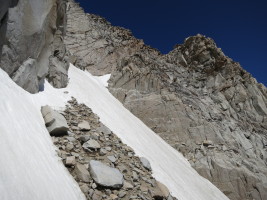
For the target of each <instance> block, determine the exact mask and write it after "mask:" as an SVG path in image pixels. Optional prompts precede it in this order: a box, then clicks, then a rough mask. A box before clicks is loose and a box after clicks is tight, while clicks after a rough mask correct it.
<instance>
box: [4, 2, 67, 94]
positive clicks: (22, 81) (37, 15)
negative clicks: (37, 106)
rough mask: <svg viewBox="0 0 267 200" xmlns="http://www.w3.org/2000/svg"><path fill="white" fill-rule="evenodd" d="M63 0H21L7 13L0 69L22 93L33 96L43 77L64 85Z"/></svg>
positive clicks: (65, 65)
mask: <svg viewBox="0 0 267 200" xmlns="http://www.w3.org/2000/svg"><path fill="white" fill-rule="evenodd" d="M65 10H66V3H65V1H64V0H47V1H43V0H24V1H20V2H19V3H18V5H17V7H15V8H13V9H11V10H10V14H9V19H8V28H7V43H6V45H4V47H3V52H2V60H1V68H2V69H3V70H5V71H6V72H7V73H8V74H9V76H10V77H12V79H13V80H14V81H15V82H16V83H17V84H18V85H20V86H21V87H23V88H24V89H25V90H27V91H29V92H31V93H36V92H38V91H39V88H40V87H41V86H42V82H43V80H44V78H45V77H46V76H48V77H49V81H50V82H51V83H52V84H53V85H54V86H55V87H65V86H66V85H67V80H68V79H67V70H68V59H67V53H66V49H65V46H64V44H63V36H64V33H65V24H66V18H65Z"/></svg>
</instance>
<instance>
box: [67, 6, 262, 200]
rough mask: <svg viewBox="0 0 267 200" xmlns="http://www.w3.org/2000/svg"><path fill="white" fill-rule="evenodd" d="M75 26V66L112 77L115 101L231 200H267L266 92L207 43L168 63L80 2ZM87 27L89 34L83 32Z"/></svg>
mask: <svg viewBox="0 0 267 200" xmlns="http://www.w3.org/2000/svg"><path fill="white" fill-rule="evenodd" d="M67 18H68V19H69V20H68V26H67V37H66V41H65V42H66V43H67V48H68V49H69V50H70V52H71V54H72V57H73V61H74V63H76V64H77V65H78V66H79V67H81V68H86V69H87V70H89V71H90V72H91V73H93V74H97V75H100V74H101V75H102V74H105V73H110V72H112V76H111V79H110V81H109V90H110V91H111V92H112V94H113V95H114V96H115V97H117V98H118V99H119V100H120V101H121V102H122V103H123V104H124V105H125V106H126V107H127V108H128V109H129V110H130V111H131V112H132V113H133V114H135V115H136V116H137V117H138V118H140V119H141V120H143V122H144V123H145V124H146V125H148V126H149V127H150V128H151V129H153V130H154V131H155V132H156V133H158V134H159V135H160V136H161V137H162V138H163V139H164V140H165V141H167V142H168V143H169V144H170V145H172V146H173V147H174V148H175V149H177V150H178V151H180V152H181V153H183V155H184V156H185V157H186V158H188V160H189V161H190V163H191V165H192V166H193V167H194V168H195V169H196V170H197V171H198V172H199V173H200V174H201V175H202V176H203V177H205V178H207V179H209V180H210V181H211V182H213V183H214V184H215V185H216V186H217V187H218V188H219V189H221V190H222V191H223V192H224V193H225V194H226V195H227V196H228V197H229V198H230V199H233V200H241V199H266V198H267V125H266V124H267V115H266V114H267V90H266V88H265V87H264V86H263V85H262V84H259V83H257V81H256V80H255V79H254V78H253V77H251V75H250V74H249V73H247V72H246V71H245V70H243V69H242V67H241V66H240V65H239V64H238V63H236V62H234V61H233V60H231V59H230V58H228V57H226V56H225V55H224V54H223V52H222V50H221V49H219V48H217V46H216V44H215V42H214V41H213V40H212V39H210V38H206V37H204V36H202V35H197V36H194V37H189V38H187V39H186V40H185V42H184V44H181V45H177V46H176V47H175V48H174V50H173V51H171V52H170V53H169V54H167V55H162V54H160V53H159V52H158V51H157V50H155V49H152V48H150V47H148V46H145V45H144V44H143V43H142V41H140V40H137V39H135V38H133V36H132V35H131V34H130V35H129V34H128V33H129V32H128V31H127V30H124V29H122V28H118V27H112V26H111V25H110V24H109V23H108V22H107V21H106V20H104V19H103V18H101V17H98V16H95V15H91V14H85V13H84V12H83V11H82V9H81V8H79V7H78V5H77V4H75V3H73V2H72V1H70V2H69V9H68V11H67ZM78 19H79V20H78ZM78 21H79V23H83V26H80V25H79V24H78ZM78 25H79V26H78ZM79 27H83V28H85V29H86V30H81V29H80V31H78V32H75V30H76V29H77V28H79ZM123 44H127V45H126V46H123ZM123 48H124V51H121V49H123ZM128 48H129V49H128ZM83 58H84V59H83ZM107 60H109V61H110V62H107ZM100 72H101V73H100Z"/></svg>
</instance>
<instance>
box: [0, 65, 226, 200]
mask: <svg viewBox="0 0 267 200" xmlns="http://www.w3.org/2000/svg"><path fill="white" fill-rule="evenodd" d="M69 78H70V82H69V85H68V87H67V88H66V89H54V88H53V87H51V86H50V85H49V84H48V83H46V84H45V91H44V92H42V93H39V94H36V95H31V94H29V93H27V92H25V91H23V90H22V89H21V88H19V87H18V86H16V85H15V83H13V82H12V80H10V79H9V77H8V76H7V75H6V74H3V72H2V71H1V73H0V79H1V83H0V91H1V96H0V112H1V117H0V118H1V120H0V134H1V141H0V151H1V152H3V155H2V156H0V163H1V165H0V177H1V179H0V197H2V198H0V199H7V198H8V199H11V200H13V199H23V200H24V199H25V200H26V199H27V200H28V199H49V200H50V199H64V200H65V199H79V198H81V193H80V191H79V190H78V189H77V184H75V183H74V181H73V180H72V178H70V176H69V175H68V174H67V173H68V172H67V171H66V170H64V166H63V165H62V164H60V162H59V161H57V157H56V156H55V152H54V147H53V145H52V142H51V139H50V136H49V134H48V133H47V131H46V129H45V127H44V122H43V119H42V116H41V113H40V106H41V105H46V104H48V105H51V106H53V107H54V108H57V109H63V107H64V105H65V103H66V102H67V101H68V100H69V99H70V97H71V96H74V97H75V98H76V99H77V100H78V102H79V103H84V104H86V105H87V106H88V107H90V108H91V109H92V110H93V112H94V113H96V114H97V115H98V116H99V117H100V120H101V121H102V122H103V123H104V124H105V125H106V126H107V127H109V128H110V129H111V130H112V131H113V132H114V133H115V134H117V135H118V137H120V138H121V139H122V141H123V142H124V143H126V144H127V145H129V146H130V147H132V148H133V149H134V151H135V152H136V154H137V155H138V156H143V157H145V158H147V159H148V160H149V161H150V163H151V166H152V169H153V175H154V177H155V178H156V179H157V180H159V181H160V182H162V183H164V184H165V185H166V186H167V187H168V188H169V190H170V191H171V193H172V195H174V196H175V197H177V198H178V199H179V200H214V199H216V200H226V199H228V198H227V197H226V196H225V195H224V194H223V193H222V192H221V191H220V190H219V189H218V188H216V187H215V186H214V185H213V184H211V183H210V182H209V181H208V180H206V179H204V178H202V177H201V176H200V175H199V174H198V173H197V172H196V171H195V170H194V169H193V168H192V167H191V166H190V164H189V162H188V161H187V160H186V159H185V158H184V157H183V156H182V155H181V154H180V153H179V152H177V151H176V150H175V149H173V148H172V147H171V146H170V145H168V144H167V143H166V142H165V141H163V140H162V139H161V138H160V137H159V136H158V135H156V134H155V133H154V132H153V131H152V130H150V129H149V128H148V127H147V126H146V125H144V124H143V122H142V121H140V120H139V119H138V118H136V117H135V116H134V115H133V114H132V113H131V112H129V111H128V110H127V109H126V108H124V106H123V105H122V104H121V103H120V102H119V101H118V100H117V99H116V98H115V97H113V96H112V94H110V93H109V91H108V89H107V88H106V85H103V82H107V80H108V77H107V76H106V77H105V79H104V78H103V77H102V78H103V79H101V78H95V77H93V76H92V75H90V74H89V73H87V72H84V71H81V70H79V69H78V68H76V67H74V66H73V65H71V66H70V68H69ZM64 91H68V94H66V93H64ZM2 113H3V114H2ZM2 163H4V164H2Z"/></svg>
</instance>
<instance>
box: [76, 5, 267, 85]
mask: <svg viewBox="0 0 267 200" xmlns="http://www.w3.org/2000/svg"><path fill="white" fill-rule="evenodd" d="M76 1H77V2H80V4H81V6H82V7H83V8H84V9H85V11H86V12H88V13H94V14H98V15H100V16H102V17H104V18H106V19H107V20H108V21H109V22H111V23H112V25H115V26H121V27H124V28H127V29H130V30H131V31H132V33H133V35H134V36H135V37H137V38H139V39H143V40H144V42H145V43H146V44H148V45H150V46H152V47H154V48H157V49H159V50H160V51H161V52H162V53H168V52H169V51H170V50H172V49H173V46H174V45H175V44H181V43H183V41H184V39H185V38H187V37H188V36H192V35H196V34H197V33H201V34H203V35H206V36H208V37H211V38H213V39H214V40H215V42H216V44H217V46H218V47H220V48H222V50H223V52H224V53H225V54H226V55H227V56H229V57H231V58H232V59H233V60H235V61H237V62H239V63H240V64H241V65H242V67H243V68H245V69H246V70H247V71H248V72H250V73H251V74H252V75H253V76H254V77H255V78H256V79H257V80H258V82H261V83H264V84H265V86H267V0H253V1H252V0H224V1H222V0H218V1H216V0H183V1H179V0H135V1H125V0H124V1H123V0H113V1H110V0H102V1H100V0H99V1H89V0H76Z"/></svg>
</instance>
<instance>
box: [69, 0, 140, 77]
mask: <svg viewBox="0 0 267 200" xmlns="http://www.w3.org/2000/svg"><path fill="white" fill-rule="evenodd" d="M65 43H66V45H67V48H68V50H69V51H70V54H71V61H72V63H73V64H74V65H75V66H77V67H79V68H81V69H88V70H89V71H90V72H91V73H92V74H93V75H104V74H107V73H111V72H112V70H113V69H115V68H116V65H117V60H120V59H122V58H123V57H124V56H125V55H133V54H135V53H136V52H137V51H139V50H140V49H142V48H143V47H144V43H143V41H142V40H138V39H136V38H134V37H133V35H132V33H131V32H130V31H129V30H126V29H123V28H120V27H114V26H112V25H111V24H110V23H109V22H107V21H106V20H105V19H104V18H102V17H100V16H97V15H94V14H85V13H84V11H83V9H82V8H81V7H80V6H79V5H78V4H76V3H75V2H74V1H73V0H70V1H69V3H68V10H67V35H66V37H65Z"/></svg>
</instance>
